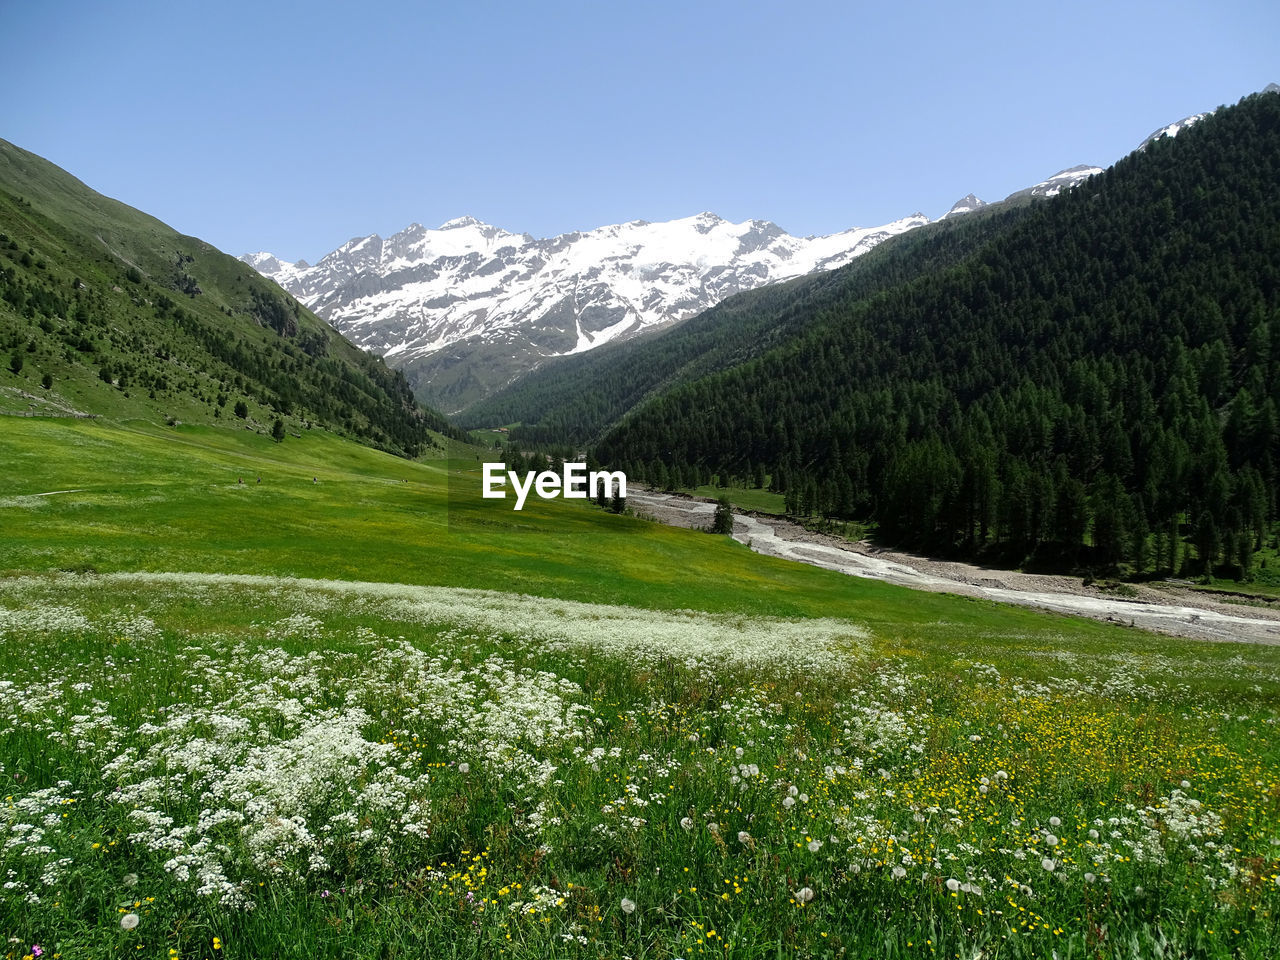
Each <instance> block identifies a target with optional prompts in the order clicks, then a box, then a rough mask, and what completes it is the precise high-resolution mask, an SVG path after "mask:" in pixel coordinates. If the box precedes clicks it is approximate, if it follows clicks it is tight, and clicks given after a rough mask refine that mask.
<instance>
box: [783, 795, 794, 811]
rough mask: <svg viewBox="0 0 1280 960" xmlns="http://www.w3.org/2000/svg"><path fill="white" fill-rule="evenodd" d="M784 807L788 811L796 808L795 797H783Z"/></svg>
mask: <svg viewBox="0 0 1280 960" xmlns="http://www.w3.org/2000/svg"><path fill="white" fill-rule="evenodd" d="M782 805H783V806H784V807H786V808H787V809H788V810H790V809H791V808H792V807H794V806H795V805H796V798H795V797H783V798H782Z"/></svg>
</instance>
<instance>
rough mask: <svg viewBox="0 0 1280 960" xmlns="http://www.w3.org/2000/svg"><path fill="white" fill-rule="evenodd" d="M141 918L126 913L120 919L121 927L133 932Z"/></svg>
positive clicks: (134, 914)
mask: <svg viewBox="0 0 1280 960" xmlns="http://www.w3.org/2000/svg"><path fill="white" fill-rule="evenodd" d="M140 920H141V918H140V917H139V916H138V915H137V914H136V913H126V914H125V915H124V916H123V917H121V918H120V926H121V927H123V928H124V929H125V930H132V929H134V928H135V927H137V925H138V923H139V921H140Z"/></svg>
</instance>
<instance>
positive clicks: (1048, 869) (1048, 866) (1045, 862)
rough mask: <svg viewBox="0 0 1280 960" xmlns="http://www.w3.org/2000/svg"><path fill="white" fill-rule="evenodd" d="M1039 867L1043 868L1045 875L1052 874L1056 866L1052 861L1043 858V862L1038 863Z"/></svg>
mask: <svg viewBox="0 0 1280 960" xmlns="http://www.w3.org/2000/svg"><path fill="white" fill-rule="evenodd" d="M1040 866H1041V867H1042V868H1044V870H1045V871H1046V872H1047V873H1053V871H1054V869H1055V868H1056V867H1057V866H1058V865H1057V864H1056V863H1055V862H1054V861H1052V860H1050V859H1049V858H1048V857H1045V858H1044V859H1043V860H1041V861H1040Z"/></svg>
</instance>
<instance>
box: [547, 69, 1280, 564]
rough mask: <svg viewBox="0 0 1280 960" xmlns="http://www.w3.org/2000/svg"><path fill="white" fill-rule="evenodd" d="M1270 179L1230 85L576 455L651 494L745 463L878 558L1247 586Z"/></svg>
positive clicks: (1265, 384) (1263, 372)
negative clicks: (997, 556) (1182, 124)
mask: <svg viewBox="0 0 1280 960" xmlns="http://www.w3.org/2000/svg"><path fill="white" fill-rule="evenodd" d="M1278 183H1280V96H1276V95H1273V94H1269V93H1268V94H1260V95H1255V96H1253V97H1249V98H1247V99H1246V100H1244V101H1242V102H1241V103H1240V104H1239V105H1238V106H1236V107H1232V108H1226V109H1222V110H1219V111H1218V112H1217V113H1216V114H1215V115H1213V116H1211V117H1209V118H1207V119H1205V120H1204V121H1202V122H1201V123H1199V124H1197V125H1196V126H1195V127H1193V128H1191V129H1189V130H1185V131H1183V132H1182V133H1181V134H1180V135H1179V136H1178V137H1177V138H1176V139H1172V138H1165V139H1162V140H1158V141H1155V142H1153V143H1152V144H1151V145H1150V146H1149V147H1147V149H1145V150H1144V151H1140V152H1137V153H1134V154H1132V155H1130V156H1129V157H1127V158H1125V159H1124V160H1122V161H1120V162H1119V163H1117V164H1116V165H1115V166H1114V167H1113V168H1111V169H1110V170H1108V171H1107V172H1105V173H1104V174H1101V175H1099V176H1096V177H1094V178H1093V179H1091V180H1089V181H1088V182H1087V183H1085V184H1084V185H1082V186H1080V187H1078V188H1076V189H1075V190H1072V191H1070V192H1067V193H1064V194H1062V195H1060V196H1058V197H1056V198H1054V199H1052V200H1050V201H1047V202H1044V203H1040V204H1036V205H1034V206H1032V207H1031V208H1029V209H1027V210H1025V211H1022V212H1020V213H1018V214H1016V215H1015V214H1009V215H1006V216H1005V217H1004V218H1003V219H996V220H990V221H987V222H986V223H985V224H976V225H975V229H976V228H980V229H981V230H982V237H983V241H984V242H982V243H980V244H975V245H974V249H973V250H972V251H971V252H968V253H967V255H965V256H963V257H962V258H960V260H959V262H957V263H955V264H954V265H952V266H950V267H948V268H946V269H942V270H920V271H918V272H917V274H916V275H915V276H914V277H912V278H911V279H909V280H906V281H905V282H900V283H896V284H893V285H885V286H883V287H881V288H877V289H869V288H861V289H860V288H859V287H858V285H857V284H850V283H849V282H848V278H847V277H846V279H845V280H844V281H843V282H839V281H831V282H829V284H828V285H827V286H825V287H819V288H817V289H812V288H809V289H812V295H811V296H808V297H807V298H806V299H805V300H804V301H802V302H798V303H795V304H788V305H787V306H782V307H780V309H779V311H778V313H777V315H776V317H777V322H778V323H779V324H782V325H783V328H784V329H794V328H796V327H798V328H799V332H798V333H797V334H796V335H794V336H792V337H791V338H790V339H788V340H787V341H786V342H785V343H781V344H778V345H777V346H776V347H775V348H774V349H772V350H770V351H769V352H767V353H764V354H762V355H760V356H758V357H754V358H752V359H750V360H748V361H747V362H745V363H742V364H740V365H738V366H736V367H733V368H732V369H729V370H726V371H723V372H719V373H716V374H713V375H710V376H707V377H704V378H702V379H699V380H697V381H695V382H692V383H685V384H681V385H677V386H675V387H673V388H672V389H670V390H667V391H666V392H663V393H661V394H659V395H657V396H655V397H653V398H651V399H650V400H648V401H647V402H645V403H644V404H642V405H641V406H640V407H639V408H637V409H636V410H635V411H634V412H633V413H632V414H631V415H629V416H628V417H626V418H625V419H624V420H623V422H622V423H621V424H620V425H618V426H616V427H615V428H614V429H612V430H611V431H609V432H608V433H607V434H606V435H605V436H604V437H603V439H602V440H601V441H600V443H599V444H598V446H597V448H596V453H597V455H598V456H599V457H600V459H601V460H602V461H604V462H608V463H612V464H614V465H622V466H624V467H625V468H626V469H627V470H628V471H629V472H630V473H631V474H632V475H634V476H636V477H639V478H645V477H648V478H656V479H658V480H659V481H660V482H671V481H672V480H673V479H674V480H675V481H676V482H680V483H683V482H685V481H687V480H689V479H692V478H694V477H695V476H697V475H705V474H709V473H718V474H722V475H725V474H728V475H733V476H737V477H751V476H759V475H762V474H765V473H767V474H769V475H770V476H771V478H772V483H773V485H774V486H775V487H776V488H777V489H780V490H783V491H785V492H786V493H787V494H788V503H789V505H790V506H791V507H792V508H793V509H794V510H795V511H797V512H800V513H806V514H809V513H825V514H829V515H835V516H844V517H856V518H864V519H865V518H870V519H874V520H876V521H878V522H879V524H880V528H881V530H882V532H883V533H884V534H886V535H887V536H888V537H889V538H892V539H893V540H896V541H898V542H910V543H915V544H921V545H926V546H929V547H931V548H943V549H947V548H954V549H958V550H962V551H964V552H968V553H971V554H973V553H978V552H981V551H984V550H985V551H988V552H991V551H999V552H1000V553H1002V554H1004V555H1006V556H1009V557H1014V558H1015V559H1021V558H1023V557H1026V556H1028V555H1032V556H1039V557H1056V558H1059V559H1060V560H1066V561H1069V562H1075V561H1088V562H1089V563H1092V564H1096V565H1100V566H1106V567H1114V566H1116V565H1117V564H1121V563H1123V564H1125V565H1127V567H1128V568H1129V569H1130V570H1131V571H1132V572H1134V573H1136V574H1142V573H1143V572H1147V571H1152V570H1157V569H1159V570H1165V571H1168V570H1173V571H1188V570H1194V571H1198V570H1202V569H1204V568H1205V567H1211V566H1213V565H1214V564H1219V565H1228V566H1231V567H1234V568H1236V569H1235V572H1236V573H1237V574H1243V575H1247V574H1248V572H1249V569H1250V566H1251V563H1252V554H1253V552H1254V551H1255V550H1256V549H1257V548H1259V547H1260V546H1262V544H1263V542H1264V540H1266V538H1268V537H1269V536H1270V532H1271V529H1272V523H1273V520H1274V519H1275V516H1276V507H1277V503H1276V492H1277V487H1278V485H1280V472H1278V470H1280V414H1278V412H1277V408H1278V405H1280V190H1278V189H1277V186H1276V185H1277V184H1278ZM903 239H904V241H905V240H906V238H903ZM918 242H925V241H923V240H921V241H918ZM930 242H937V241H936V240H931V241H930ZM902 244H903V241H899V246H901V245H902ZM889 252H890V251H885V253H886V254H888V253H889ZM868 266H870V265H868ZM801 289H805V288H801ZM770 294H771V295H774V296H783V297H785V294H786V291H770V292H769V293H767V294H765V295H770ZM736 303H737V302H736V301H731V302H730V303H727V304H725V305H723V306H722V307H721V308H719V309H720V310H722V311H723V310H733V309H735V307H736ZM788 309H794V310H797V311H802V312H803V313H804V315H805V322H804V323H803V324H797V323H796V321H795V320H794V319H792V318H790V316H789V314H788V313H787V310H788ZM579 388H581V385H579ZM595 389H602V388H595ZM587 395H588V396H589V395H590V393H589V392H588V394H587ZM547 419H548V421H549V422H551V423H554V422H555V420H554V417H548V418H547ZM568 426H573V424H568Z"/></svg>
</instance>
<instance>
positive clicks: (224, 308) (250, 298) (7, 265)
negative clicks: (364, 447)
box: [0, 140, 451, 455]
mask: <svg viewBox="0 0 1280 960" xmlns="http://www.w3.org/2000/svg"><path fill="white" fill-rule="evenodd" d="M0 410H2V411H6V412H32V413H39V414H53V415H67V414H77V413H79V414H91V415H106V416H112V417H121V418H129V417H144V418H149V419H160V418H166V419H169V420H172V421H177V420H182V421H196V422H199V421H225V422H228V423H233V424H237V425H245V426H249V427H251V428H253V429H258V430H261V431H264V432H265V431H268V430H271V429H273V428H274V429H275V431H276V433H277V434H278V435H283V433H284V431H285V430H286V429H288V430H298V429H306V428H307V427H310V426H312V425H316V426H322V427H326V428H328V429H331V430H334V431H336V432H338V433H341V434H344V435H347V436H351V437H353V438H355V439H358V440H361V441H362V442H365V443H369V444H371V445H374V446H378V447H381V448H384V449H387V450H390V451H393V452H397V453H402V454H407V455H414V454H416V453H417V452H419V450H420V449H421V448H422V447H423V445H424V444H430V443H431V439H430V434H429V433H428V430H429V429H430V430H437V431H442V432H445V431H450V430H451V428H450V427H449V425H448V424H447V423H446V421H445V420H444V419H443V418H442V417H440V416H439V415H438V414H435V413H433V412H430V411H424V410H422V409H421V408H420V407H418V406H417V404H416V403H415V402H414V399H413V395H412V393H411V391H410V390H409V387H408V385H407V384H406V383H405V381H404V378H403V376H401V375H400V374H398V373H392V372H391V371H389V370H388V369H387V368H386V367H385V366H384V365H383V364H382V362H381V361H380V360H378V359H376V358H375V357H373V356H371V355H369V354H366V353H364V352H362V351H360V350H357V349H356V348H354V347H352V346H351V345H350V344H349V343H347V342H346V341H345V340H344V339H343V338H342V337H341V336H340V335H339V334H337V333H336V332H334V331H333V330H332V329H331V328H329V327H328V326H327V325H326V324H325V323H324V322H323V321H321V320H319V319H318V318H317V317H315V316H314V315H313V314H312V313H311V312H310V311H308V310H306V309H305V308H304V307H302V306H301V305H300V304H299V303H298V302H297V301H296V300H294V299H293V298H292V297H290V296H289V295H288V294H286V293H284V292H283V291H281V290H280V288H279V287H277V286H276V285H275V284H273V283H271V282H270V281H268V280H265V279H263V278H262V277H260V276H258V274H257V273H256V272H254V271H253V270H252V269H250V268H249V267H247V266H246V265H244V264H242V263H240V262H239V261H237V260H236V259H234V258H233V257H229V256H227V255H225V254H223V253H220V252H219V251H218V250H216V249H214V248H213V247H211V246H209V245H208V244H206V243H204V242H203V241H201V240H198V239H196V238H194V237H187V236H182V235H181V234H179V233H177V232H175V231H174V230H172V229H170V228H169V227H167V226H166V225H165V224H163V223H161V222H160V221H158V220H156V219H154V218H152V217H149V216H147V215H146V214H143V213H140V212H139V211H137V210H134V209H133V208H131V207H128V206H126V205H125V204H122V203H119V202H117V201H115V200H111V199H109V198H107V197H104V196H102V195H101V194H98V193H96V192H94V191H93V190H91V189H89V188H88V187H86V186H85V185H84V184H83V183H81V182H80V181H79V180H76V179H75V178H74V177H72V176H71V175H70V174H68V173H67V172H66V171H64V170H61V169H59V168H58V167H56V166H54V165H53V164H51V163H49V162H48V161H46V160H43V159H41V158H40V157H37V156H35V155H34V154H31V153H28V152H27V151H25V150H21V149H19V148H18V147H15V146H13V145H12V144H10V143H7V142H5V141H3V140H0ZM277 422H278V423H279V426H277V425H276V424H277Z"/></svg>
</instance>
